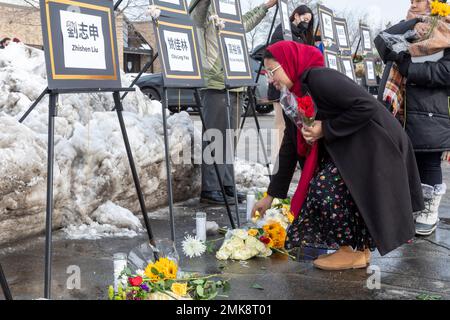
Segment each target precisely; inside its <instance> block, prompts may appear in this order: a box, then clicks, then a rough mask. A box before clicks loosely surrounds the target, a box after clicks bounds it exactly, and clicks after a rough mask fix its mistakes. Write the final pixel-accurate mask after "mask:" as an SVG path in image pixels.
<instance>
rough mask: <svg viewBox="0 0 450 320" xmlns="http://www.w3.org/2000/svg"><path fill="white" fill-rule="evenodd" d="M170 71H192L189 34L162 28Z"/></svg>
mask: <svg viewBox="0 0 450 320" xmlns="http://www.w3.org/2000/svg"><path fill="white" fill-rule="evenodd" d="M164 41H165V44H166V46H167V57H168V59H169V68H170V71H180V72H194V62H193V60H192V53H191V44H190V43H189V36H188V34H186V33H183V32H173V31H167V30H164Z"/></svg>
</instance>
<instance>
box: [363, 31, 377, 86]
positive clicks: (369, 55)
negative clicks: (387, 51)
mask: <svg viewBox="0 0 450 320" xmlns="http://www.w3.org/2000/svg"><path fill="white" fill-rule="evenodd" d="M359 30H360V36H361V50H362V53H363V56H364V67H365V71H366V74H365V80H366V85H367V86H368V87H376V86H378V81H377V76H376V72H375V59H374V55H373V49H374V45H373V41H372V33H371V31H370V28H369V26H367V25H365V24H360V25H359Z"/></svg>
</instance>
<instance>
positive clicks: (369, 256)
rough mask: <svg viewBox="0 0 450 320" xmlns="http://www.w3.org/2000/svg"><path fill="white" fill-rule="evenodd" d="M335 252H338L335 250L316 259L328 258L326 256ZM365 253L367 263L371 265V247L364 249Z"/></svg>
mask: <svg viewBox="0 0 450 320" xmlns="http://www.w3.org/2000/svg"><path fill="white" fill-rule="evenodd" d="M335 253H336V252H333V253H327V254H322V255H320V256H318V257H317V259H316V260H319V259H324V258H326V257H329V256H331V255H332V254H335ZM364 254H365V255H366V262H367V265H370V260H371V258H372V253H371V252H370V250H369V249H365V250H364Z"/></svg>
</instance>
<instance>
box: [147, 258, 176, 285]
mask: <svg viewBox="0 0 450 320" xmlns="http://www.w3.org/2000/svg"><path fill="white" fill-rule="evenodd" d="M177 272H178V266H177V264H176V263H175V262H173V261H172V260H169V259H167V258H160V259H159V260H158V261H156V262H155V263H150V264H149V265H148V266H147V268H145V271H144V274H145V275H146V276H147V277H148V278H149V279H150V280H155V281H159V280H167V279H176V277H177ZM161 275H163V277H161Z"/></svg>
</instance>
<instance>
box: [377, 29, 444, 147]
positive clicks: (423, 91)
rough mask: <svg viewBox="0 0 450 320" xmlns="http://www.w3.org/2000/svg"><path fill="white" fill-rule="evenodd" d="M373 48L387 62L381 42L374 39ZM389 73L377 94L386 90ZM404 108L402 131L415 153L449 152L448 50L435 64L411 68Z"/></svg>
mask: <svg viewBox="0 0 450 320" xmlns="http://www.w3.org/2000/svg"><path fill="white" fill-rule="evenodd" d="M406 23H407V22H406ZM400 24H405V22H402V23H400ZM400 24H399V25H400ZM375 44H376V46H377V49H378V51H379V53H380V56H381V58H382V59H383V60H385V62H388V61H386V57H387V56H388V54H389V52H388V50H387V49H386V47H385V45H384V44H383V43H382V40H381V38H379V37H377V39H376V40H375ZM388 71H389V70H387V71H386V72H385V75H384V78H385V79H383V81H382V84H383V85H382V86H381V87H380V92H383V91H384V89H385V82H386V78H387V76H388V73H389V72H388ZM404 107H405V124H404V128H405V130H406V132H407V133H408V136H409V137H410V139H411V142H412V144H413V146H414V149H415V151H416V152H442V151H448V150H450V114H449V113H450V49H447V50H445V51H444V57H443V58H442V59H440V60H439V61H437V62H424V63H411V64H410V66H409V69H408V76H407V84H406V97H405V106H404Z"/></svg>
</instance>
